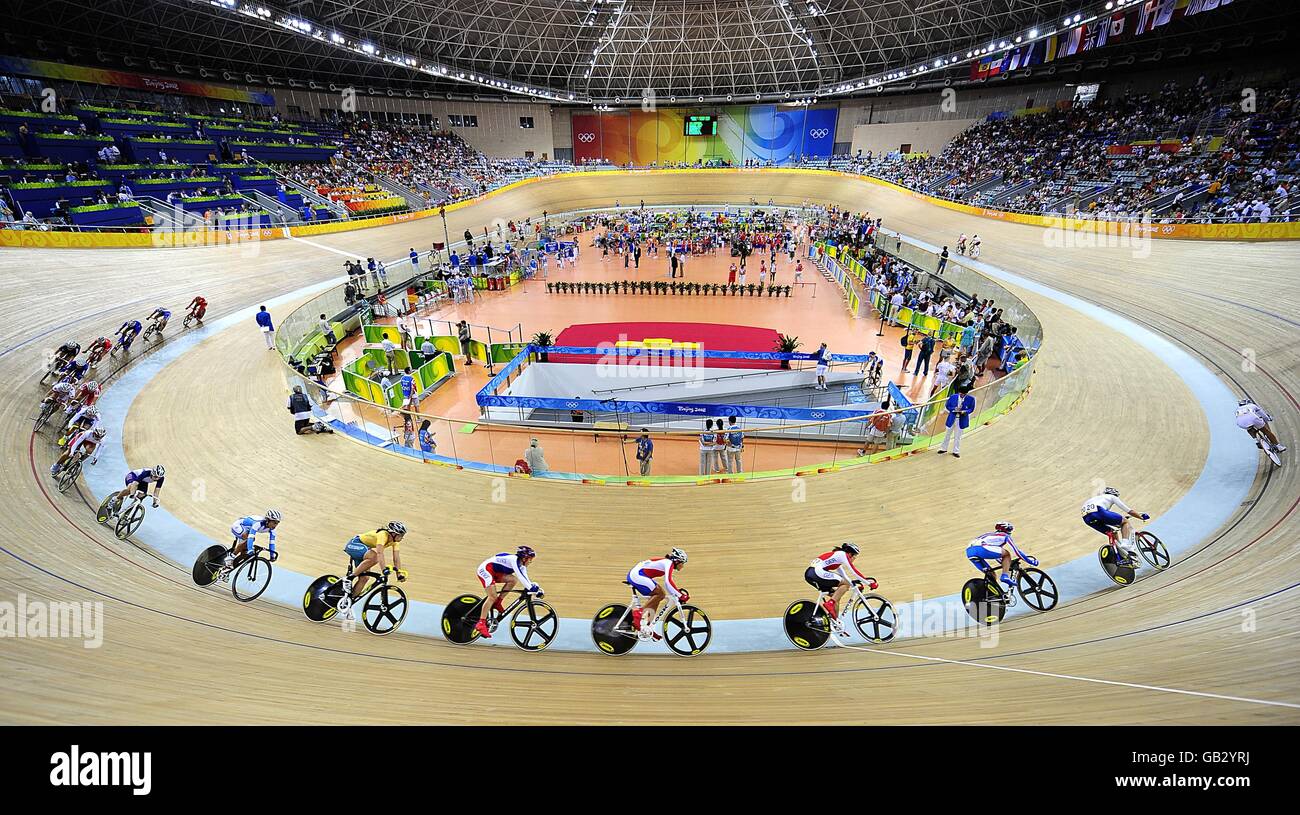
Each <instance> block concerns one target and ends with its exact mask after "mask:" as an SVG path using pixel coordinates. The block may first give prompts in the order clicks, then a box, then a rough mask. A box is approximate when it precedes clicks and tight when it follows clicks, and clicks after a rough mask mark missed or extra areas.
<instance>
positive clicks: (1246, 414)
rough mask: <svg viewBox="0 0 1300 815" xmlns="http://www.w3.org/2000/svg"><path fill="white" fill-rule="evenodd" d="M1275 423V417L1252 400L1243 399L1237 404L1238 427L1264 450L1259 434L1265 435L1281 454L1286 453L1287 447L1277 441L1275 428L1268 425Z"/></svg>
mask: <svg viewBox="0 0 1300 815" xmlns="http://www.w3.org/2000/svg"><path fill="white" fill-rule="evenodd" d="M1271 421H1273V417H1272V416H1270V415H1269V413H1268V411H1266V410H1264V409H1263V408H1262V407H1260V406H1259V405H1257V404H1255V403H1254V401H1252V400H1250V399H1242V400H1240V401H1238V402H1237V427H1240V428H1241V429H1242V430H1245V431H1246V432H1247V433H1249V434H1250V437H1251V438H1252V439H1254V440H1255V446H1256V447H1258V448H1259V449H1261V450H1263V449H1264V445H1262V444H1260V441H1259V434H1260V433H1263V434H1264V435H1265V437H1267V438H1268V440H1269V442H1271V443H1272V445H1273V446H1274V447H1276V448H1277V451H1278V452H1279V453H1285V452H1286V446H1285V445H1283V444H1282V443H1281V442H1279V441H1278V440H1277V436H1276V435H1275V434H1274V433H1273V428H1271V427H1269V426H1268V423H1269V422H1271Z"/></svg>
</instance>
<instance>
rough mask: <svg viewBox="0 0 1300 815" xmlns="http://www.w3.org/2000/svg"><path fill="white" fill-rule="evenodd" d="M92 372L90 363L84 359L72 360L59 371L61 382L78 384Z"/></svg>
mask: <svg viewBox="0 0 1300 815" xmlns="http://www.w3.org/2000/svg"><path fill="white" fill-rule="evenodd" d="M89 370H90V363H89V362H88V361H86V360H84V359H70V360H68V361H67V362H65V363H64V364H63V367H62V368H60V369H59V372H58V373H59V381H60V382H71V383H74V384H75V383H77V382H80V381H81V380H82V378H83V377H85V375H86V373H87V372H88V371H89Z"/></svg>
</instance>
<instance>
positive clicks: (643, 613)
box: [627, 548, 691, 639]
mask: <svg viewBox="0 0 1300 815" xmlns="http://www.w3.org/2000/svg"><path fill="white" fill-rule="evenodd" d="M685 567H686V553H685V552H683V551H682V550H681V549H677V548H674V549H673V550H672V551H671V552H669V553H668V554H666V555H664V556H663V557H660V558H651V559H650V560H643V561H641V562H640V563H638V564H637V565H635V566H633V567H632V570H631V571H629V572H628V573H627V582H628V583H629V584H631V586H632V592H633V594H634V595H636V599H637V601H638V603H639V605H637V607H635V608H633V609H632V627H633V628H636V629H638V630H640V631H641V632H642V633H644V634H648V635H650V636H652V637H654V638H655V639H660V637H659V635H658V634H656V633H654V632H653V631H651V630H650V626H651V624H652V623H653V622H654V619H655V616H656V613H655V609H657V608H658V607H659V603H660V602H662V601H663V599H664V597H665V596H666V595H669V594H671V595H672V596H673V598H674V599H676V600H679V601H681V602H683V603H684V602H686V601H687V600H689V599H691V595H690V593H689V592H687V591H686V589H679V588H677V584H676V583H674V582H673V572H675V571H679V570H681V569H684V568H685ZM643 597H645V598H649V599H648V600H642V599H641V598H643Z"/></svg>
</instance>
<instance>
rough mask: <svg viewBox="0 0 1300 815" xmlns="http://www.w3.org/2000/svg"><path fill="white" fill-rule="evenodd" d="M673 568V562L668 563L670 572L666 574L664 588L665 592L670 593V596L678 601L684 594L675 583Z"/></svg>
mask: <svg viewBox="0 0 1300 815" xmlns="http://www.w3.org/2000/svg"><path fill="white" fill-rule="evenodd" d="M673 568H674V566H673V562H672V561H671V560H670V561H668V571H666V572H664V583H663V586H664V591H666V592H668V595H669V596H670V597H672V598H673V599H674V600H676V599H678V598H679V597H681V596H682V592H681V590H680V589H678V588H677V584H675V583H673Z"/></svg>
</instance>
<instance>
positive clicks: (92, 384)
mask: <svg viewBox="0 0 1300 815" xmlns="http://www.w3.org/2000/svg"><path fill="white" fill-rule="evenodd" d="M85 387H86V390H88V391H90V392H91V393H99V383H98V382H96V381H95V380H93V379H92V380H90V381H89V382H87V383H86V386H85Z"/></svg>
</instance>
